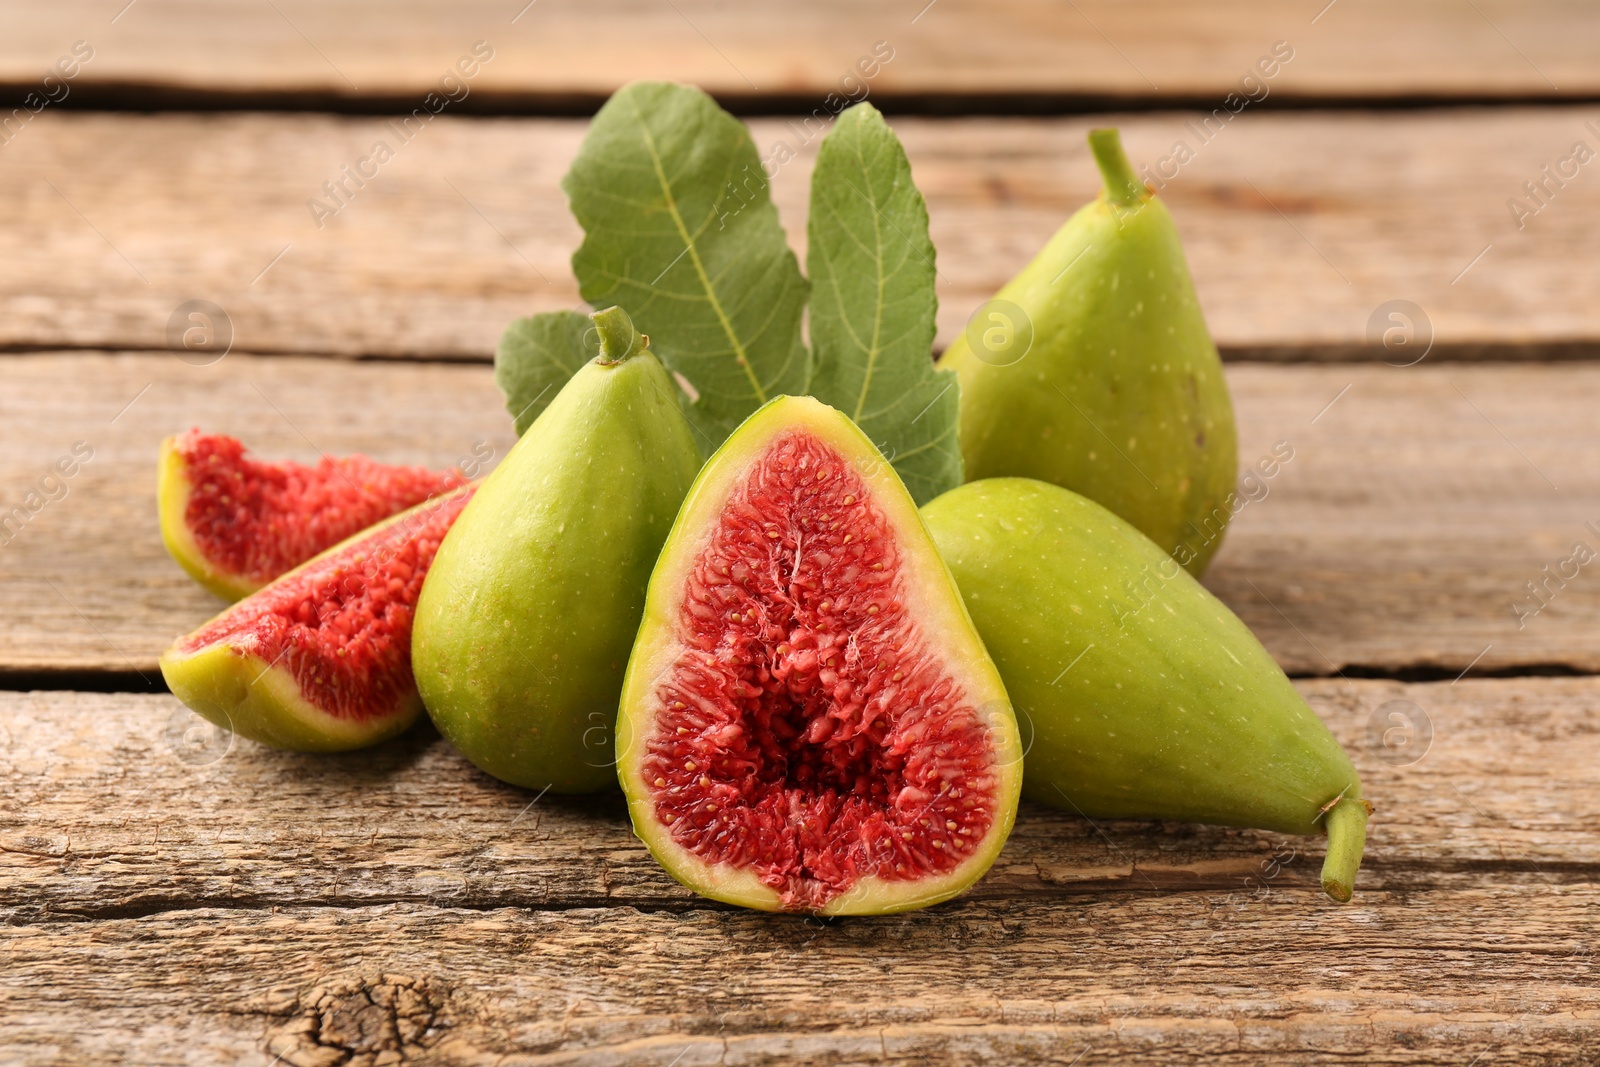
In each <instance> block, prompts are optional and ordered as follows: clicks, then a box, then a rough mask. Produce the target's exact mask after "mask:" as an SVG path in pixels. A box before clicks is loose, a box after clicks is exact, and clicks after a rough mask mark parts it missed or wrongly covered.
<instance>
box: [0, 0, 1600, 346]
mask: <svg viewBox="0 0 1600 1067" xmlns="http://www.w3.org/2000/svg"><path fill="white" fill-rule="evenodd" d="M1343 6H1344V5H1343V4H1340V5H1339V7H1337V8H1335V9H1334V10H1333V11H1332V12H1330V14H1329V16H1328V18H1330V19H1331V18H1334V17H1336V15H1337V14H1338V12H1339V11H1340V10H1342V8H1343ZM140 7H141V8H142V7H143V4H141V5H140ZM136 10H137V9H136ZM935 10H936V11H937V10H939V9H937V8H936V9H935ZM128 17H129V18H132V17H134V12H130V14H129V15H128ZM930 17H931V16H930ZM893 117H894V116H893V114H892V112H891V118H893ZM1203 117H1204V115H1203V114H1202V113H1198V112H1166V113H1156V114H1142V115H1127V114H1123V115H1099V116H1093V117H1087V118H1072V119H1049V120H1045V119H1038V120H1028V119H961V120H933V119H910V118H904V119H895V120H894V122H895V126H896V128H897V130H898V131H899V132H900V134H901V135H902V137H903V139H904V141H905V144H906V148H907V151H908V152H909V154H910V157H911V160H912V163H913V167H914V169H915V175H916V179H917V182H918V184H919V186H920V187H921V188H922V190H923V191H924V193H925V194H926V196H927V198H928V201H929V207H930V212H931V216H932V227H933V236H934V240H935V242H936V244H937V246H938V249H939V256H938V270H939V277H938V287H939V296H940V313H939V337H940V342H939V343H940V344H941V345H942V344H944V343H947V342H948V341H949V339H950V338H951V337H953V336H955V335H956V334H957V333H958V332H959V331H960V329H961V327H962V324H963V323H964V322H965V321H966V319H967V317H968V316H969V315H970V314H971V312H972V311H973V310H974V309H975V308H976V307H977V306H978V305H979V304H980V303H981V302H982V301H983V300H985V299H987V298H988V297H989V296H990V295H992V294H993V293H994V292H995V290H997V289H998V288H999V287H1000V286H1001V285H1002V284H1003V283H1004V282H1005V281H1006V280H1007V279H1008V278H1009V277H1010V276H1011V275H1012V274H1013V273H1014V272H1015V271H1017V270H1018V269H1019V268H1020V267H1021V266H1022V265H1023V264H1025V263H1026V262H1027V261H1028V259H1029V258H1030V257H1031V256H1032V255H1033V254H1034V253H1035V252H1036V251H1037V250H1038V249H1039V248H1040V247H1041V246H1042V245H1043V243H1044V242H1045V241H1046V240H1047V239H1048V237H1049V235H1050V234H1051V233H1052V232H1054V230H1055V229H1056V227H1058V226H1059V225H1060V224H1061V223H1062V222H1063V221H1064V220H1065V219H1066V218H1067V217H1068V216H1069V215H1070V214H1071V213H1072V212H1073V211H1074V210H1075V209H1076V208H1077V207H1079V206H1080V205H1082V204H1083V203H1085V202H1087V201H1088V200H1089V199H1091V198H1092V197H1093V196H1094V195H1095V193H1096V192H1097V189H1098V179H1097V178H1096V177H1095V172H1094V168H1093V165H1092V163H1091V162H1090V160H1089V157H1088V154H1087V150H1086V146H1085V143H1084V133H1085V131H1086V130H1087V129H1088V128H1089V127H1090V126H1092V125H1103V124H1107V123H1114V124H1117V125H1119V126H1121V128H1122V129H1123V131H1124V134H1125V137H1126V141H1127V145H1128V149H1129V152H1130V154H1131V156H1132V158H1133V159H1134V161H1135V162H1136V163H1137V164H1138V165H1140V166H1141V167H1142V166H1149V167H1151V168H1153V169H1152V173H1156V170H1155V168H1160V167H1161V166H1162V160H1163V159H1166V158H1168V157H1170V156H1171V154H1172V152H1173V150H1174V149H1173V146H1174V145H1175V144H1176V143H1178V142H1180V141H1181V142H1183V143H1184V144H1186V145H1188V146H1189V148H1191V149H1192V150H1193V151H1194V153H1195V155H1194V158H1193V159H1192V161H1190V162H1189V163H1188V164H1186V165H1184V166H1182V167H1181V168H1178V169H1177V171H1176V177H1174V178H1172V179H1171V180H1170V181H1167V182H1166V188H1165V190H1164V192H1163V194H1162V195H1163V196H1164V197H1165V198H1166V200H1167V202H1168V203H1169V205H1170V206H1171V208H1172V210H1173V212H1174V215H1175V217H1176V219H1177V221H1178V224H1179V227H1180V230H1181V232H1182V234H1183V237H1184V240H1185V242H1186V247H1187V250H1188V253H1189V258H1190V265H1191V268H1192V271H1193V274H1194V276H1195V278H1196V282H1197V285H1198V288H1199V292H1200V296H1201V301H1202V303H1203V305H1204V307H1205V310H1206V314H1207V317H1208V320H1209V322H1210V324H1211V327H1212V331H1213V333H1214V334H1215V336H1216V338H1217V340H1218V342H1219V344H1220V345H1221V346H1222V347H1223V349H1224V351H1225V353H1226V354H1228V355H1230V356H1233V357H1246V358H1252V359H1273V360H1279V359H1287V360H1307V359H1325V360H1326V359H1332V360H1369V361H1382V360H1388V361H1390V362H1395V363H1404V362H1408V361H1410V360H1412V359H1415V358H1416V357H1417V355H1418V354H1419V353H1420V352H1422V351H1423V350H1424V348H1425V342H1426V340H1427V338H1428V337H1429V336H1431V338H1432V340H1433V343H1434V347H1433V348H1432V350H1431V351H1430V353H1429V359H1430V360H1432V361H1437V360H1440V359H1461V358H1484V357H1494V358H1546V359H1548V358H1566V357H1572V356H1579V357H1584V358H1593V357H1594V356H1595V355H1596V354H1597V353H1600V305H1597V304H1596V303H1595V301H1594V300H1592V299H1591V296H1592V294H1593V293H1594V292H1595V291H1596V289H1597V288H1600V258H1597V257H1596V256H1595V255H1594V251H1593V250H1594V248H1595V247H1596V243H1597V241H1600V162H1596V163H1591V164H1587V165H1584V166H1582V167H1580V168H1579V169H1578V170H1577V173H1576V176H1575V177H1572V178H1570V179H1569V180H1567V181H1566V182H1565V184H1564V185H1563V186H1562V187H1561V188H1559V189H1556V188H1555V187H1554V186H1553V185H1552V186H1551V188H1552V189H1553V190H1554V192H1553V195H1551V196H1550V198H1549V200H1548V203H1547V205H1546V206H1544V207H1542V208H1540V210H1539V212H1538V213H1537V215H1533V216H1531V217H1524V218H1522V220H1521V221H1522V224H1523V228H1521V229H1518V227H1517V220H1515V219H1513V216H1512V213H1511V211H1510V209H1509V208H1508V206H1507V202H1508V201H1509V200H1511V199H1512V198H1514V197H1521V198H1522V199H1523V201H1524V203H1525V204H1527V205H1529V206H1530V209H1531V206H1536V204H1535V201H1533V200H1531V199H1529V198H1528V197H1527V194H1526V192H1525V191H1524V189H1523V183H1524V182H1525V181H1533V180H1535V179H1539V180H1543V175H1542V171H1541V168H1542V167H1543V166H1544V165H1546V164H1549V165H1551V166H1556V165H1558V164H1559V163H1560V161H1561V160H1562V159H1563V158H1565V157H1566V156H1567V155H1568V153H1570V152H1571V150H1572V146H1573V145H1574V144H1575V143H1577V142H1578V141H1583V142H1584V143H1586V144H1587V145H1588V146H1589V147H1590V148H1591V149H1594V150H1597V151H1600V132H1596V131H1600V108H1595V107H1561V108H1555V107H1552V108H1537V109H1526V108H1510V109H1460V110H1443V111H1425V112H1384V113H1320V112H1318V113H1301V112H1295V113H1285V112H1281V111H1280V112H1271V111H1262V112H1259V113H1253V112H1251V111H1249V110H1246V111H1244V112H1242V113H1241V114H1240V115H1239V116H1238V117H1237V118H1235V119H1234V120H1233V121H1232V122H1231V123H1230V124H1229V125H1228V126H1227V127H1226V128H1225V129H1223V130H1222V132H1220V133H1216V134H1214V135H1210V136H1211V137H1212V139H1211V140H1209V141H1207V142H1204V143H1202V141H1201V139H1200V138H1199V137H1197V136H1196V134H1195V129H1196V128H1197V125H1198V123H1199V121H1200V120H1201V119H1202V118H1203ZM388 121H389V120H385V119H380V118H351V117H334V116H327V115H255V114H252V115H175V114H169V115H155V116H135V115H125V114H116V115H106V114H90V113H72V112H65V111H63V112H59V113H53V112H49V111H47V112H45V113H44V114H42V115H40V116H39V117H38V118H37V119H36V120H35V121H34V122H33V123H32V124H30V125H29V126H28V127H27V128H25V129H23V130H22V131H21V132H20V134H18V135H17V136H16V137H15V138H14V139H13V140H12V141H11V143H10V144H7V145H6V146H4V148H3V149H0V151H3V153H4V162H5V164H6V165H5V166H4V167H0V347H10V348H13V349H40V348H49V347H58V346H59V347H71V348H78V347H89V348H140V349H156V350H165V349H166V348H167V346H168V344H169V335H168V325H169V321H170V320H171V319H172V317H173V314H174V311H175V309H176V308H177V307H178V305H179V304H181V303H183V302H185V301H188V300H192V299H205V300H210V301H213V302H215V303H217V304H219V305H220V306H221V307H222V308H223V309H224V310H225V311H226V313H227V315H228V316H229V317H230V320H231V324H232V343H233V345H234V347H235V348H236V349H237V350H239V351H254V352H302V353H327V354H338V355H358V356H359V355H368V356H373V355H376V356H407V355H413V356H426V357H430V358H448V359H466V360H485V359H487V358H488V357H489V354H490V353H491V352H492V350H493V346H494V343H495V340H496V339H497V338H498V336H499V334H500V332H501V330H502V329H503V328H504V327H505V324H506V323H507V322H508V321H509V320H510V319H512V318H513V317H515V316H516V315H520V314H525V313H527V312H530V311H535V310H547V309H553V308H560V307H570V306H573V305H574V304H576V303H577V302H578V297H577V292H576V289H575V286H574V283H573V281H572V279H571V275H570V270H569V267H568V258H569V256H570V253H571V251H572V249H573V248H574V247H575V246H576V244H577V242H578V240H579V237H580V234H579V231H578V228H577V226H576V224H575V223H574V221H573V220H572V218H571V216H570V214H569V213H568V211H567V209H566V201H565V197H564V196H563V195H562V193H561V191H560V188H559V182H560V179H561V176H562V174H564V173H565V171H566V169H567V165H568V163H569V161H570V159H571V157H572V155H573V154H574V153H575V152H576V150H577V146H578V143H579V141H580V140H581V138H582V136H583V130H584V125H583V123H581V122H573V121H559V120H531V119H492V120H480V119H463V118H460V117H452V116H450V115H449V114H446V115H444V116H441V117H440V118H438V119H437V120H435V121H433V122H432V123H431V124H430V125H429V126H428V127H427V128H426V129H424V130H423V131H422V132H420V133H417V134H416V135H415V137H414V139H412V140H411V141H410V142H409V143H405V144H401V143H400V140H399V139H398V138H397V137H396V136H395V134H394V131H393V128H392V127H391V126H390V125H389V124H388ZM1190 123H1195V124H1196V126H1191V125H1190ZM752 128H753V130H754V134H755V138H756V142H757V144H758V146H759V147H760V149H761V151H762V153H763V154H764V155H766V154H770V153H771V152H772V151H774V149H775V146H776V145H777V144H778V143H779V142H782V143H784V144H786V145H788V146H789V147H790V148H792V149H794V150H795V151H796V152H798V153H799V157H798V158H797V159H795V160H794V161H793V162H791V163H789V164H788V165H787V166H784V167H783V168H782V169H780V170H779V171H778V174H777V176H776V178H775V179H774V185H773V188H774V194H775V197H776V199H777V202H778V206H779V209H780V212H781V214H782V218H783V220H784V222H785V224H786V226H787V228H788V230H789V233H790V234H791V235H792V238H793V240H794V243H795V244H796V246H797V247H799V248H800V250H801V252H802V254H803V250H804V249H803V236H804V221H805V206H806V197H807V189H808V186H809V175H810V168H811V163H812V160H813V158H814V155H815V148H816V146H817V144H818V143H819V141H818V140H816V139H813V140H811V141H810V142H809V144H807V143H806V142H805V141H804V139H803V134H804V129H803V128H802V127H797V126H792V125H790V124H789V123H786V122H782V121H777V120H770V119H763V120H756V121H754V122H753V123H752ZM379 141H383V142H384V143H385V144H389V145H390V147H392V148H395V149H396V157H395V158H394V159H393V160H391V161H390V162H388V163H387V164H385V165H384V166H383V167H382V168H381V169H379V171H378V177H376V178H374V179H372V180H370V181H368V182H367V183H366V184H365V185H364V186H363V187H362V188H360V189H359V190H355V189H354V186H353V185H352V186H350V188H351V189H352V190H353V191H354V196H353V198H352V199H351V200H350V201H349V203H348V204H347V205H346V206H345V207H344V208H343V209H342V210H341V211H340V212H339V214H338V215H336V216H334V217H332V218H328V219H324V220H323V222H324V225H323V227H322V228H320V229H319V228H318V226H317V224H316V221H315V220H314V219H313V217H312V213H311V211H310V209H309V208H308V206H307V204H308V201H309V200H310V199H311V198H313V197H316V196H324V195H325V194H324V193H323V183H324V182H327V181H331V180H333V179H335V178H339V177H340V176H341V168H342V167H343V166H344V165H354V164H355V163H356V162H357V161H358V160H360V159H362V158H364V157H365V156H367V155H368V154H369V153H370V152H371V151H372V148H373V145H374V144H375V143H376V142H379ZM1173 166H1174V165H1173V164H1168V165H1167V166H1166V172H1167V173H1172V172H1173ZM1397 299H1401V300H1408V301H1411V302H1413V303H1415V304H1416V305H1419V306H1420V307H1421V309H1422V311H1423V315H1424V316H1425V319H1426V321H1425V322H1424V321H1420V320H1419V321H1417V322H1415V323H1413V325H1415V326H1416V327H1417V328H1418V331H1419V332H1418V334H1417V343H1416V344H1415V345H1414V346H1413V347H1411V348H1405V349H1395V350H1392V351H1391V350H1385V349H1384V348H1383V347H1382V346H1381V344H1373V343H1369V340H1368V338H1369V328H1370V326H1371V324H1372V323H1373V321H1374V316H1375V314H1376V316H1377V317H1376V321H1377V324H1378V326H1379V330H1378V332H1377V334H1376V336H1378V337H1381V336H1382V335H1383V331H1384V330H1386V329H1387V328H1388V327H1390V326H1391V325H1395V324H1396V323H1393V322H1391V321H1390V320H1388V319H1387V318H1386V317H1385V316H1384V315H1383V314H1377V312H1378V309H1379V308H1380V306H1382V305H1385V304H1387V303H1388V302H1389V301H1392V300H1397ZM1412 318H1413V319H1415V318H1417V316H1416V315H1415V314H1413V315H1412Z"/></svg>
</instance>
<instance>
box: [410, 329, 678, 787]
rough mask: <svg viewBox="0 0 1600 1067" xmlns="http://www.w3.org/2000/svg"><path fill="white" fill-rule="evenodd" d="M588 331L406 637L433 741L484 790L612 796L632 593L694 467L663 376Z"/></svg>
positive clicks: (643, 357)
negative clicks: (579, 360) (493, 786)
mask: <svg viewBox="0 0 1600 1067" xmlns="http://www.w3.org/2000/svg"><path fill="white" fill-rule="evenodd" d="M613 312H614V313H615V314H614V315H613V314H612V313H613ZM596 322H597V325H598V326H599V327H600V330H601V337H602V351H601V355H600V357H599V358H598V359H596V360H593V361H591V362H589V363H587V364H585V365H584V366H583V367H581V368H580V369H579V370H578V372H577V373H576V374H574V375H573V377H572V378H571V380H570V381H569V382H568V383H567V385H566V386H565V387H564V388H563V389H562V390H561V392H560V394H558V395H557V396H556V398H555V399H554V400H553V401H551V403H550V406H549V407H548V408H546V409H545V410H544V411H543V412H542V413H541V414H540V415H539V417H538V419H537V420H535V422H534V423H533V425H531V426H530V427H528V430H527V432H526V433H524V434H523V435H522V438H521V439H520V440H519V441H518V442H517V444H516V445H515V447H513V448H512V449H511V451H510V452H509V453H508V454H507V455H506V458H505V460H504V461H503V462H502V463H501V464H500V466H499V467H498V468H497V469H496V470H495V471H494V472H493V473H492V474H490V475H489V477H488V478H487V479H486V480H485V481H484V483H483V485H482V487H481V488H480V489H479V490H478V493H477V495H476V496H475V497H474V498H473V500H472V502H471V503H470V504H469V505H468V506H467V507H466V508H465V509H464V510H463V511H462V513H461V517H460V518H459V519H457V520H456V524H455V526H454V527H453V528H452V529H451V531H450V533H449V534H448V535H447V536H446V538H445V540H444V542H443V543H442V544H441V545H440V546H439V552H438V555H437V556H436V557H435V559H434V562H433V567H432V568H431V569H430V570H429V572H428V577H427V581H426V582H425V583H424V585H423V588H422V594H421V596H420V597H419V598H418V602H417V617H416V623H415V627H414V629H413V638H412V665H413V669H414V671H415V674H416V679H417V688H418V690H419V691H420V692H421V694H422V700H423V704H424V705H425V706H426V708H427V710H428V714H429V715H430V716H431V717H432V719H433V721H434V723H435V725H437V726H438V728H439V732H440V733H442V734H443V735H444V736H445V737H446V738H447V739H448V740H449V741H450V742H451V743H452V744H453V745H455V746H456V748H458V749H460V750H461V752H462V753H463V754H464V755H465V756H466V757H467V758H468V759H469V760H471V761H472V762H473V763H474V764H476V765H477V766H478V767H479V768H481V769H482V770H484V771H487V772H488V773H489V774H492V775H494V776H495V777H496V778H499V779H502V780H504V781H507V782H510V783H512V784H514V785H519V786H524V787H526V788H529V789H549V790H551V791H553V792H557V793H590V792H596V791H598V790H602V789H608V788H615V787H616V784H617V775H616V770H615V766H614V754H613V743H612V736H613V729H614V726H615V721H616V714H617V700H618V697H619V695H620V693H621V691H622V677H623V672H624V670H625V669H626V667H627V663H628V653H629V650H630V649H631V647H632V644H633V637H634V633H635V632H636V631H637V630H638V627H639V618H640V616H641V614H642V613H643V611H644V595H645V586H646V584H647V583H648V581H649V578H650V571H651V568H652V567H653V566H654V565H655V561H656V555H657V553H658V552H659V551H660V549H661V544H662V542H663V541H665V540H666V536H667V531H668V530H669V529H670V528H671V526H672V522H673V519H674V518H675V517H676V515H677V512H678V505H679V504H680V503H681V502H682V500H683V497H684V494H685V493H687V492H688V490H689V486H690V484H691V483H692V482H693V481H694V476H695V473H696V472H697V471H698V470H699V468H700V452H699V449H698V447H697V446H696V444H695V440H694V436H693V432H692V431H691V430H690V428H689V424H688V423H687V422H686V421H685V420H684V418H683V415H682V413H681V411H680V410H679V408H678V403H677V399H676V396H677V389H676V387H675V386H674V385H673V382H672V380H671V378H670V377H668V375H667V372H666V370H665V368H663V367H662V365H661V363H660V362H659V361H658V360H657V359H656V357H655V356H654V355H652V354H651V353H650V352H649V351H648V350H646V349H645V348H644V343H643V339H641V338H640V337H639V335H638V334H637V333H636V332H634V331H633V327H632V324H631V323H629V322H628V321H627V318H626V316H625V315H623V314H622V313H621V311H620V309H611V310H610V311H606V312H600V313H599V314H597V315H596Z"/></svg>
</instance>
